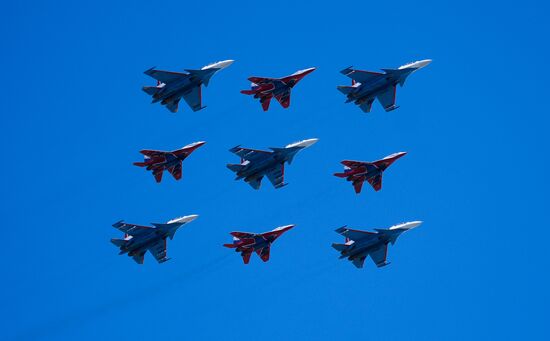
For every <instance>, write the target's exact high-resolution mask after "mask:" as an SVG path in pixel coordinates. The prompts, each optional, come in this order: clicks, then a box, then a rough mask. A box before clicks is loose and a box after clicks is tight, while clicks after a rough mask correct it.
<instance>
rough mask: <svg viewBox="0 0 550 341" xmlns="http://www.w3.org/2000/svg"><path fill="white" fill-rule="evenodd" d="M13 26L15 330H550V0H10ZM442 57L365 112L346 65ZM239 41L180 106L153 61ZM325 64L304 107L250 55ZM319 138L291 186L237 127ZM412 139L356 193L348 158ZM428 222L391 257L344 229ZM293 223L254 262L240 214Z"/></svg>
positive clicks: (6, 25) (10, 251) (405, 333)
mask: <svg viewBox="0 0 550 341" xmlns="http://www.w3.org/2000/svg"><path fill="white" fill-rule="evenodd" d="M2 7H3V8H2V10H1V12H0V19H1V20H0V27H1V30H2V31H1V32H2V46H3V48H2V52H1V53H0V61H1V65H2V82H1V83H2V84H1V85H0V87H1V88H0V97H1V101H0V112H1V114H2V134H0V142H1V145H2V148H3V152H2V154H3V157H2V160H3V161H2V167H0V175H1V176H0V179H1V180H0V181H1V188H2V190H1V196H2V197H1V198H2V205H1V206H0V212H1V213H2V219H3V223H2V231H3V232H2V238H3V243H2V244H3V245H2V248H0V264H1V268H0V269H1V277H2V280H1V281H0V282H1V284H0V333H1V334H0V339H2V340H11V339H24V340H31V339H40V340H121V339H134V340H136V339H137V340H144V339H163V340H209V339H222V338H223V339H228V340H243V339H249V338H250V337H253V338H256V337H261V338H262V339H265V340H282V339H289V340H299V339H300V340H301V339H306V340H320V339H336V338H341V339H367V340H369V339H372V340H375V339H387V340H465V339H493V340H494V339H520V338H521V339H532V340H536V339H539V340H543V339H545V340H548V339H549V338H550V332H549V329H548V316H549V309H548V304H549V296H550V295H549V293H548V287H549V284H550V283H549V277H548V270H549V265H550V264H549V261H548V252H547V249H548V246H547V245H548V240H549V237H550V233H549V232H548V231H549V225H548V221H549V218H550V217H549V214H548V209H549V206H548V205H549V201H548V192H549V190H550V188H549V184H548V180H547V179H548V175H547V174H548V172H549V171H550V169H549V162H548V147H549V143H548V127H549V123H550V120H549V110H548V103H547V102H548V100H547V97H548V93H549V86H548V79H549V76H550V75H549V72H548V60H549V53H548V51H549V50H548V46H547V45H548V34H549V24H548V18H547V13H548V10H549V8H548V5H547V4H546V3H544V2H542V1H541V2H538V4H537V2H536V1H530V0H527V1H521V2H515V3H514V4H511V3H506V2H505V3H502V2H496V1H486V2H479V1H460V2H455V3H452V4H451V3H448V2H441V1H431V2H425V1H414V2H411V1H391V2H389V3H388V2H387V1H372V2H367V1H357V2H355V3H354V2H353V1H341V2H338V4H335V3H334V2H310V3H306V2H300V1H292V2H285V1H278V2H261V1H254V2H248V3H244V2H241V3H240V4H236V3H231V2H229V3H227V2H215V1H214V2H213V1H209V2H205V3H201V2H198V1H195V2H188V3H187V2H183V1H163V2H156V3H155V2H151V1H131V2H130V1H128V2H125V3H122V2H112V1H92V2H86V3H82V2H79V1H76V2H75V1H63V2H56V4H55V6H51V5H49V3H46V2H32V1H31V2H28V1H16V2H7V3H4V4H3V6H2ZM425 58H431V59H433V60H434V61H433V63H432V64H431V65H429V66H428V67H427V68H425V69H423V70H421V71H419V72H417V73H415V74H414V75H412V76H411V77H410V78H409V79H408V81H407V84H406V85H405V87H404V88H400V89H398V94H397V100H398V104H399V105H401V108H400V109H398V110H396V111H394V112H391V113H385V112H384V111H383V110H382V109H381V107H380V105H379V104H378V103H375V104H374V106H373V112H372V113H371V114H369V115H365V114H363V113H362V112H361V111H360V110H359V109H358V108H356V107H355V106H353V105H351V104H347V105H346V104H344V103H343V102H344V97H343V95H342V94H340V93H339V92H338V91H337V90H336V88H335V87H336V85H339V84H346V83H348V81H349V80H348V79H347V78H346V77H344V76H342V75H341V74H339V72H338V71H339V70H341V69H342V68H344V67H347V66H349V65H353V66H355V67H358V68H363V69H371V70H376V69H379V68H382V67H397V66H399V65H402V64H404V63H407V62H410V61H414V60H419V59H425ZM222 59H235V60H236V62H235V63H234V64H233V65H232V66H231V67H230V68H228V69H226V70H224V71H222V72H220V73H219V74H217V75H216V76H214V78H213V79H212V82H211V84H210V86H209V87H208V88H206V89H205V90H204V92H203V100H204V104H205V105H207V106H208V107H207V108H206V109H205V110H203V111H200V112H197V113H193V112H191V111H190V110H189V108H188V107H187V106H185V105H181V106H180V108H181V109H182V110H181V111H180V112H179V113H177V114H175V115H174V114H171V113H169V112H168V111H167V110H166V109H165V108H163V107H161V106H160V105H152V104H150V99H149V98H148V97H147V95H146V94H145V93H143V92H142V91H141V90H140V88H141V86H143V85H147V84H153V83H154V82H153V81H152V80H151V79H149V78H148V77H147V76H145V75H144V74H143V71H144V70H146V69H148V68H149V67H152V66H157V67H159V68H162V69H170V70H182V69H183V68H199V67H202V66H203V65H205V64H208V63H210V62H214V61H217V60H222ZM312 66H315V67H317V68H318V69H317V71H315V72H314V73H312V74H311V75H309V76H307V77H306V78H305V79H304V80H303V81H302V82H301V83H300V84H299V85H298V86H297V88H296V89H295V92H294V93H293V97H292V105H291V107H290V109H288V110H283V109H281V108H280V106H279V105H278V104H277V103H272V106H271V109H270V111H269V112H267V113H264V112H262V111H261V108H260V105H259V104H258V103H257V102H255V101H253V100H252V99H251V98H250V97H248V96H244V95H241V94H239V90H241V89H244V88H246V87H247V86H248V85H249V82H248V81H247V80H246V78H247V77H249V76H252V75H258V76H284V75H287V74H290V73H292V72H294V71H296V70H298V69H303V68H306V67H312ZM312 137H317V138H319V139H320V141H319V142H318V143H317V144H316V145H314V146H313V147H311V148H310V149H308V150H306V151H303V152H302V153H300V154H299V155H298V156H297V157H296V159H295V162H294V163H293V164H292V165H291V166H290V167H287V172H286V177H287V181H288V182H289V186H287V187H285V188H283V189H280V190H274V189H273V188H272V187H271V186H270V185H269V184H268V183H264V186H263V188H262V189H261V190H260V191H254V190H252V189H251V188H250V187H249V186H248V185H246V184H244V183H243V182H236V181H234V180H233V177H234V176H233V174H232V173H231V172H230V171H229V170H227V169H226V168H225V164H226V163H230V162H236V161H238V159H237V158H236V157H235V156H234V155H232V154H231V153H229V152H228V149H229V148H231V147H233V146H235V145H237V144H242V145H244V146H247V147H253V148H267V147H271V146H283V145H286V144H287V143H290V142H294V141H297V140H301V139H304V138H312ZM199 140H205V141H207V144H206V145H205V146H204V147H202V148H201V149H199V150H198V151H197V152H196V153H194V154H193V155H192V156H191V157H190V158H189V159H188V160H187V161H186V162H185V164H184V173H183V179H182V181H179V182H175V181H174V180H173V179H171V178H170V177H167V176H166V177H165V180H164V181H163V182H162V183H161V184H160V185H158V184H156V183H155V182H154V180H153V178H152V176H151V174H149V173H146V172H145V171H144V170H143V169H140V168H137V167H134V166H132V162H134V161H138V160H139V159H140V154H139V153H138V151H139V150H140V149H142V148H155V149H175V148H178V147H181V146H183V145H185V144H188V143H190V142H194V141H199ZM397 151H407V152H408V153H409V154H408V155H406V156H405V157H404V158H402V159H400V160H399V161H397V162H396V163H395V164H394V165H393V166H392V167H391V168H390V169H389V171H388V172H387V173H386V175H385V178H384V188H383V189H382V191H380V192H378V193H375V192H374V191H373V190H372V189H371V188H370V187H365V188H364V190H363V193H362V194H361V195H360V196H356V195H355V193H354V192H353V190H352V187H351V186H350V184H349V183H345V182H344V181H342V180H341V179H338V178H336V177H333V176H332V173H333V172H335V171H340V165H339V161H340V160H342V159H346V158H351V159H359V160H374V159H377V158H380V157H383V156H385V155H388V154H390V153H393V152H397ZM187 214H199V215H200V217H199V219H197V220H196V221H194V222H193V223H191V224H189V225H188V226H186V227H185V228H183V229H181V230H180V231H178V233H177V234H176V238H175V239H174V240H173V241H170V242H169V249H168V253H169V255H170V256H171V257H172V260H171V261H169V262H168V263H165V264H160V265H159V264H157V263H156V262H155V261H154V259H153V258H152V257H151V256H150V255H147V256H146V259H145V264H144V265H143V266H138V265H136V264H135V263H134V262H133V261H132V260H131V259H129V258H128V257H126V256H118V255H117V253H118V252H117V250H116V248H115V247H114V246H113V245H111V243H110V242H109V239H110V238H112V237H117V236H119V233H118V231H116V230H115V229H113V228H112V227H111V224H112V223H114V222H115V221H117V220H119V219H125V220H126V221H129V222H134V223H141V224H147V223H149V222H154V221H166V220H169V219H171V218H174V217H177V216H181V215H187ZM408 220H423V221H424V224H423V225H422V226H421V227H420V228H418V229H416V230H414V231H412V232H410V233H407V234H405V235H403V236H402V237H401V238H400V239H399V241H398V242H397V244H396V245H395V246H394V247H392V248H391V249H390V252H389V258H390V261H392V264H391V265H390V266H388V267H386V268H383V269H377V268H376V267H375V266H374V265H373V264H372V262H371V261H370V260H369V261H367V263H366V264H365V265H366V266H365V268H364V269H362V270H357V269H356V268H355V267H353V266H352V264H350V263H348V262H346V261H344V260H338V257H337V256H338V255H337V252H336V251H334V250H333V249H332V248H331V247H330V244H331V243H332V242H334V241H340V240H341V238H339V236H338V235H337V234H336V233H335V232H334V229H335V228H337V227H339V226H342V225H345V224H347V225H349V226H353V227H356V228H363V229H368V228H373V227H387V226H390V225H392V224H395V223H399V222H402V221H408ZM284 224H296V225H297V226H296V228H295V229H294V230H292V231H290V232H288V233H287V234H285V235H284V236H283V237H282V238H281V239H279V240H278V241H277V242H276V244H275V245H274V247H273V249H272V255H271V256H272V257H271V260H270V261H269V263H266V264H264V263H262V262H261V261H260V260H259V259H258V258H257V257H254V258H252V260H251V264H250V265H249V266H244V265H243V264H242V260H241V258H240V257H239V256H238V255H237V254H235V253H233V252H232V251H231V250H228V249H225V248H223V247H222V246H221V245H222V244H223V243H225V242H228V241H230V240H231V238H230V236H229V235H228V232H230V231H232V230H250V231H258V232H260V231H266V230H270V229H272V228H274V227H277V226H280V225H284Z"/></svg>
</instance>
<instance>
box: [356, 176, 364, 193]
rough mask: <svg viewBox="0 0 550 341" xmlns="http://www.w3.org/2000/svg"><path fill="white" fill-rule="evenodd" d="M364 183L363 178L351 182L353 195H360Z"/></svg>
mask: <svg viewBox="0 0 550 341" xmlns="http://www.w3.org/2000/svg"><path fill="white" fill-rule="evenodd" d="M364 182H365V178H364V177H361V178H359V179H355V180H353V188H354V189H355V193H357V194H359V193H361V188H363V183H364Z"/></svg>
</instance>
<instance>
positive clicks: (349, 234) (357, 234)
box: [336, 227, 378, 240]
mask: <svg viewBox="0 0 550 341" xmlns="http://www.w3.org/2000/svg"><path fill="white" fill-rule="evenodd" d="M336 232H337V233H339V234H341V235H342V236H344V237H346V238H348V239H351V240H362V239H365V238H376V235H377V234H378V233H376V232H369V231H361V230H353V229H348V228H347V227H340V228H339V229H337V230H336Z"/></svg>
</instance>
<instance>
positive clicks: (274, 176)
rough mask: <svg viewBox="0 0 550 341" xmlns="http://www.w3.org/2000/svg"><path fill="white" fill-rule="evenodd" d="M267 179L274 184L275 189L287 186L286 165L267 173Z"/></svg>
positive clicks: (276, 167) (279, 165)
mask: <svg viewBox="0 0 550 341" xmlns="http://www.w3.org/2000/svg"><path fill="white" fill-rule="evenodd" d="M266 176H267V178H268V179H269V181H270V182H271V183H272V184H273V187H275V188H280V187H283V186H284V185H285V165H284V163H280V164H278V165H277V166H275V167H274V168H272V169H271V170H270V171H269V172H268V173H266Z"/></svg>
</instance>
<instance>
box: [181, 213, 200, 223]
mask: <svg viewBox="0 0 550 341" xmlns="http://www.w3.org/2000/svg"><path fill="white" fill-rule="evenodd" d="M198 217H199V215H198V214H191V215H188V216H185V217H182V218H181V220H180V221H181V222H183V223H190V222H192V221H193V220H195V219H197V218H198Z"/></svg>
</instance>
